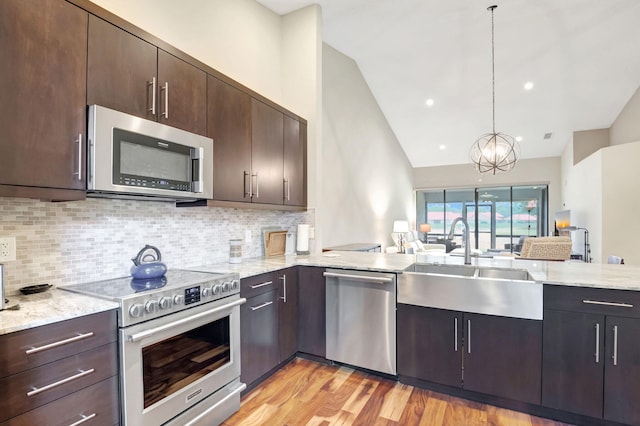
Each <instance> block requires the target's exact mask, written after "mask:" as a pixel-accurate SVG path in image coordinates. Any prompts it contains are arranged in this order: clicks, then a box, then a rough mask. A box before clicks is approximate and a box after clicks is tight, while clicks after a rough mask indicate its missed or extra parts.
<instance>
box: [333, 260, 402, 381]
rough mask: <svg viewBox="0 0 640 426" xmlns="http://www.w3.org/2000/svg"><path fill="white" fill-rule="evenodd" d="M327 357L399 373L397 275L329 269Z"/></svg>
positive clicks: (377, 369) (390, 372)
mask: <svg viewBox="0 0 640 426" xmlns="http://www.w3.org/2000/svg"><path fill="white" fill-rule="evenodd" d="M324 276H325V285H326V290H327V291H326V314H327V324H326V325H327V331H326V337H327V343H326V344H327V359H329V360H332V361H338V362H342V363H345V364H350V365H353V366H356V367H362V368H366V369H369V370H373V371H378V372H381V373H387V374H393V375H395V374H396V276H395V274H384V273H379V272H369V271H353V270H340V269H327V270H326V272H325V273H324Z"/></svg>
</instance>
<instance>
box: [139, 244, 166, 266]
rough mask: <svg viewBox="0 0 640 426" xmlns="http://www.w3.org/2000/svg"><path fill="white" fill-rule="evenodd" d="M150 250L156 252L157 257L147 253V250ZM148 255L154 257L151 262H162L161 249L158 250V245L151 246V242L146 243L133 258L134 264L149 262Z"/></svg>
mask: <svg viewBox="0 0 640 426" xmlns="http://www.w3.org/2000/svg"><path fill="white" fill-rule="evenodd" d="M148 250H153V251H154V252H155V254H156V255H155V257H154V256H153V254H151V253H149V254H146V255H145V252H147V251H148ZM148 257H152V259H151V262H160V261H161V260H162V255H161V254H160V250H158V248H157V247H154V246H150V245H149V244H146V245H145V246H144V247H143V248H142V250H140V251H139V252H138V255H137V256H136V257H135V258H133V259H131V260H132V261H133V263H134V265H136V266H138V265H140V264H142V263H149V261H147V258H148Z"/></svg>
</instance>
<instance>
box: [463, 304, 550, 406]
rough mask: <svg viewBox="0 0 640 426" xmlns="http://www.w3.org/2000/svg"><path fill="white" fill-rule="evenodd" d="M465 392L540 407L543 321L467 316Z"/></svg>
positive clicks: (465, 318) (465, 319)
mask: <svg viewBox="0 0 640 426" xmlns="http://www.w3.org/2000/svg"><path fill="white" fill-rule="evenodd" d="M464 327H465V348H464V349H465V351H464V388H465V389H468V390H472V391H476V392H482V393H485V394H489V395H495V396H500V397H503V398H509V399H513V400H516V401H523V402H529V403H532V404H540V387H541V384H540V375H541V368H542V360H541V358H542V321H535V320H526V319H518V318H507V317H498V316H492V315H480V314H468V313H465V314H464Z"/></svg>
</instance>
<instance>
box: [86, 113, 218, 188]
mask: <svg viewBox="0 0 640 426" xmlns="http://www.w3.org/2000/svg"><path fill="white" fill-rule="evenodd" d="M88 134H89V137H88V138H89V140H88V144H87V146H88V148H87V151H88V152H87V168H88V170H87V195H88V196H93V197H109V198H136V199H144V198H151V199H165V200H198V199H207V198H212V197H213V140H212V139H210V138H207V137H204V136H201V135H196V134H194V133H189V132H186V131H184V130H180V129H176V128H175V127H170V126H167V125H165V124H161V123H156V122H155V121H150V120H145V119H143V118H139V117H135V116H132V115H129V114H125V113H122V112H119V111H114V110H111V109H108V108H105V107H101V106H98V105H91V106H90V107H89V127H88Z"/></svg>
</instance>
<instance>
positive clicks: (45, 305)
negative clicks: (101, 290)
mask: <svg viewBox="0 0 640 426" xmlns="http://www.w3.org/2000/svg"><path fill="white" fill-rule="evenodd" d="M16 305H19V309H17V310H16V309H5V310H4V311H1V312H0V335H1V334H8V333H12V332H14V331H20V330H26V329H29V328H33V327H38V326H41V325H47V324H52V323H54V322H58V321H64V320H68V319H72V318H77V317H80V316H83V315H90V314H95V313H98V312H103V311H108V310H111V309H115V308H117V307H118V304H117V303H115V302H110V301H107V300H102V299H97V298H94V297H89V296H84V295H81V294H75V293H70V292H68V291H63V290H58V289H55V288H53V289H51V290H49V291H46V292H44V293H37V294H30V295H28V296H25V295H14V296H9V304H8V307H9V308H12V307H15V306H16Z"/></svg>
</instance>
